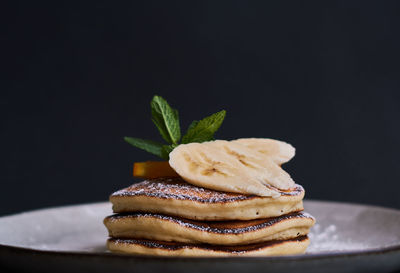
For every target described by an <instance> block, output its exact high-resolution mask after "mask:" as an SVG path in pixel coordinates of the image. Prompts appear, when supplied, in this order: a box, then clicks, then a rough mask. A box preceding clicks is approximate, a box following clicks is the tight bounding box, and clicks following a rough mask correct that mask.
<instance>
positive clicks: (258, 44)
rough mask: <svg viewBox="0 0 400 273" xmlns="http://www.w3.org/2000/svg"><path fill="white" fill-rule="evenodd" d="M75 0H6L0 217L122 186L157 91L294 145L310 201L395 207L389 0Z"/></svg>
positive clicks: (395, 32) (399, 187) (186, 110)
mask: <svg viewBox="0 0 400 273" xmlns="http://www.w3.org/2000/svg"><path fill="white" fill-rule="evenodd" d="M82 2H83V3H72V2H65V3H61V2H59V1H54V2H53V3H46V4H38V3H37V2H36V1H29V2H28V1H26V2H12V4H9V5H8V6H7V7H5V8H3V9H2V11H3V13H4V14H3V16H2V20H3V21H4V22H3V23H2V27H3V28H5V29H4V31H2V35H1V46H2V51H1V56H2V58H1V59H2V61H1V62H0V63H1V64H0V67H1V93H2V95H1V102H0V103H1V105H0V108H1V115H0V116H1V117H0V118H1V127H0V128H1V131H0V149H1V153H0V160H1V161H0V163H1V165H0V166H1V167H0V168H1V169H0V170H1V171H0V181H1V198H0V215H5V214H10V213H16V212H20V211H24V210H31V209H36V208H42V207H48V206H57V205H65V204H75V203H88V202H94V201H103V200H107V198H108V195H109V194H110V193H111V192H113V191H115V190H117V189H119V188H121V187H125V186H128V185H129V184H131V183H132V182H133V181H134V180H133V178H132V177H131V172H132V163H133V162H135V161H145V160H157V158H156V157H154V156H152V155H150V154H147V153H145V152H142V151H140V150H138V149H135V148H133V147H131V146H129V145H128V144H127V143H125V142H124V141H123V140H122V137H123V136H134V137H143V138H150V139H154V140H161V139H160V137H159V135H158V132H157V130H156V129H155V127H154V125H153V124H152V123H151V120H150V107H149V102H150V100H151V98H152V96H153V94H159V95H162V96H163V97H165V98H166V99H167V100H168V101H169V102H170V104H171V105H172V106H173V107H175V108H178V109H179V112H180V116H181V126H182V128H183V129H186V128H187V126H188V125H189V123H190V121H191V120H193V119H200V118H202V117H204V116H207V115H209V114H211V113H214V112H216V111H219V110H221V109H226V110H227V117H226V120H225V122H224V124H223V125H222V127H221V129H220V130H219V132H218V133H217V137H218V138H221V139H235V138H239V137H269V138H276V139H280V140H284V141H287V142H289V143H291V144H292V145H294V146H295V147H296V148H297V155H296V157H295V158H294V159H293V160H292V161H291V162H290V163H288V164H286V165H285V169H286V170H288V172H289V173H290V174H291V175H292V177H293V178H294V179H295V181H296V182H297V183H300V184H302V185H303V186H304V187H305V188H306V191H307V198H311V199H323V200H337V201H347V202H358V203H365V204H376V205H383V206H390V207H395V208H400V199H399V197H398V196H399V191H400V171H399V169H400V168H399V163H400V160H399V153H400V129H399V118H400V107H399V106H400V105H399V103H400V94H399V87H400V86H399V85H400V81H399V72H400V71H399V70H400V69H399V60H400V58H399V57H400V54H399V46H400V36H399V26H400V24H399V23H400V16H399V15H400V14H399V11H400V9H399V4H398V1H376V2H370V1H333V2H329V3H328V2H325V1H321V2H320V1H316V2H303V1H292V2H286V1H196V2H194V1H182V2H179V3H178V2H174V1H126V2H121V1H115V2H111V1H110V2H103V1H96V2H87V1H82Z"/></svg>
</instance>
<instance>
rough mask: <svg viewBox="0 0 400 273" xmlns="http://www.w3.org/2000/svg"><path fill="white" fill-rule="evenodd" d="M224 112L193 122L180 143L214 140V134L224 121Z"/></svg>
mask: <svg viewBox="0 0 400 273" xmlns="http://www.w3.org/2000/svg"><path fill="white" fill-rule="evenodd" d="M225 115H226V111H225V110H222V111H220V112H217V113H215V114H212V115H211V116H208V117H206V118H203V119H202V120H200V121H193V122H192V124H190V126H189V128H188V130H187V132H186V134H185V135H184V136H183V137H182V143H183V144H186V143H191V142H204V141H210V140H213V139H214V133H215V132H216V131H217V130H218V128H219V127H220V126H221V124H222V122H223V121H224V118H225Z"/></svg>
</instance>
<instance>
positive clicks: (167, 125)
mask: <svg viewBox="0 0 400 273" xmlns="http://www.w3.org/2000/svg"><path fill="white" fill-rule="evenodd" d="M150 105H151V115H152V120H153V122H154V124H155V125H156V126H157V128H158V131H159V132H160V134H161V136H162V137H163V139H164V140H165V141H166V142H168V143H171V144H178V141H179V139H180V138H181V128H180V126H179V115H178V110H176V109H173V108H171V106H169V104H168V102H167V101H166V100H165V99H163V98H162V97H160V96H154V97H153V100H152V101H151V103H150Z"/></svg>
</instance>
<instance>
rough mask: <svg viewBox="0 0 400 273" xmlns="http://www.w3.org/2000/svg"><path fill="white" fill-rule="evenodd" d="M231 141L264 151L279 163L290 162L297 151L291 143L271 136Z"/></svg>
mask: <svg viewBox="0 0 400 273" xmlns="http://www.w3.org/2000/svg"><path fill="white" fill-rule="evenodd" d="M231 142H235V143H239V144H242V145H244V146H246V147H248V148H250V149H254V150H256V151H258V152H260V153H263V154H265V155H267V156H269V157H270V158H271V159H272V160H273V161H274V162H275V163H276V164H278V165H282V164H283V163H286V162H288V161H289V160H290V159H292V158H293V157H294V155H295V152H296V149H295V148H294V147H293V146H292V145H290V144H289V143H286V142H283V141H279V140H275V139H270V138H239V139H236V140H232V141H231Z"/></svg>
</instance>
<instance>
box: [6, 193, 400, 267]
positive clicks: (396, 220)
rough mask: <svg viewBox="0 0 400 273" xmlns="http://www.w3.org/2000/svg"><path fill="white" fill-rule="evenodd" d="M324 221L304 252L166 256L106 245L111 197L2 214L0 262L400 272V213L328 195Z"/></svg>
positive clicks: (308, 206) (318, 212)
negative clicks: (133, 252) (121, 252)
mask: <svg viewBox="0 0 400 273" xmlns="http://www.w3.org/2000/svg"><path fill="white" fill-rule="evenodd" d="M305 210H306V211H307V212H309V213H311V214H312V215H313V216H315V218H316V219H317V224H316V225H315V226H314V227H313V228H312V230H311V233H310V238H311V244H310V246H309V248H308V250H307V253H306V254H304V255H296V256H287V257H267V258H240V257H239V258H159V257H157V258H156V257H138V256H125V255H116V254H111V253H108V252H107V251H106V248H105V241H106V238H107V231H106V229H105V227H104V226H103V222H102V221H103V219H104V217H105V216H107V215H110V214H111V213H112V212H111V205H110V204H109V203H96V204H87V205H76V206H67V207H58V208H50V209H43V210H37V211H32V212H26V213H20V214H16V215H12V216H5V217H0V264H2V265H3V266H6V267H7V268H12V269H27V270H29V269H31V268H35V269H38V270H40V271H42V272H45V271H47V272H51V271H53V272H54V271H55V270H57V271H58V272H70V271H74V272H77V271H78V270H79V269H81V270H82V271H85V270H89V269H92V270H96V271H97V272H99V271H101V272H105V271H108V270H119V272H127V271H130V270H132V268H134V269H135V270H134V271H135V272H149V270H150V269H151V270H153V271H156V270H160V271H163V272H167V271H168V270H171V271H174V272H187V271H188V270H190V272H191V273H192V272H203V271H207V270H215V269H216V268H219V270H220V271H226V272H228V271H229V272H243V270H245V271H246V272H250V271H254V272H256V271H257V272H260V270H261V269H262V268H265V267H268V268H270V270H274V271H276V272H289V271H291V270H293V269H294V268H296V272H313V271H315V272H318V271H319V270H318V269H321V266H324V272H335V271H337V270H340V271H341V272H346V270H347V271H348V272H354V271H358V270H359V271H360V272H368V271H370V272H373V271H376V270H377V269H379V270H380V271H382V272H383V271H386V272H390V271H393V270H400V211H399V210H394V209H388V208H381V207H373V206H363V205H354V204H343V203H334V202H322V201H305Z"/></svg>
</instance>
